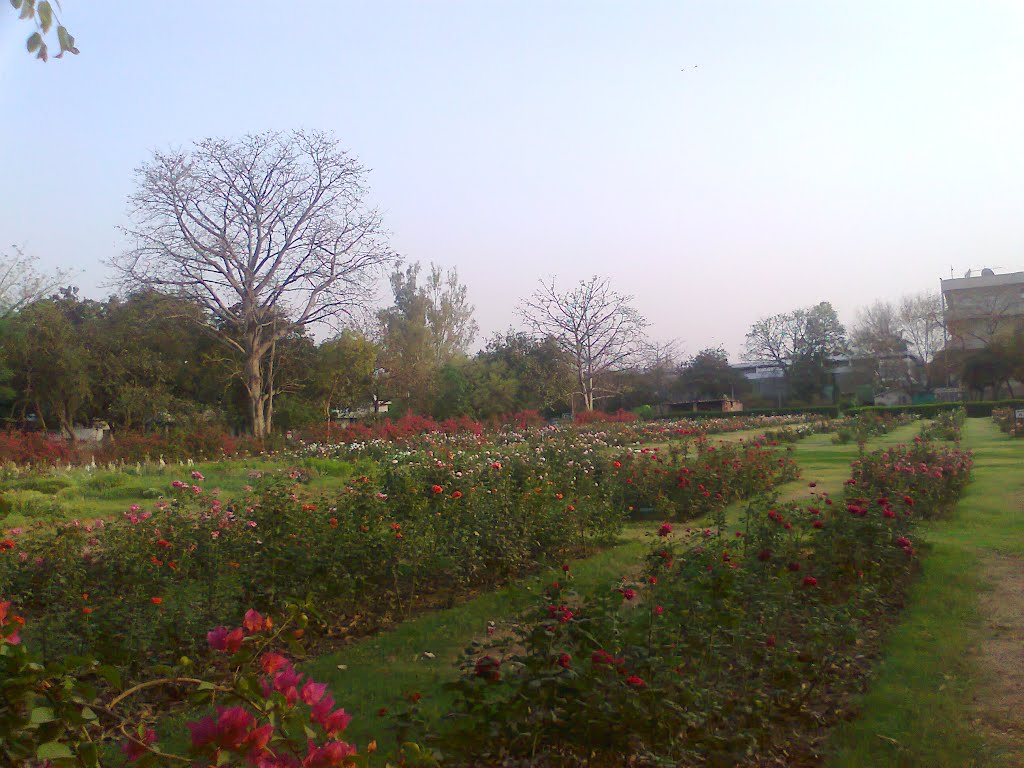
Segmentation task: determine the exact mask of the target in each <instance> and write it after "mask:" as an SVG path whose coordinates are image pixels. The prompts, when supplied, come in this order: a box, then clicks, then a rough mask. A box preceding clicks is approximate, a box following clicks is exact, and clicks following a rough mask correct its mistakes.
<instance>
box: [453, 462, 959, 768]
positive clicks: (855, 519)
mask: <svg viewBox="0 0 1024 768" xmlns="http://www.w3.org/2000/svg"><path fill="white" fill-rule="evenodd" d="M711 455H716V454H711ZM911 456H912V457H913V460H911V458H910V457H911ZM639 461H645V462H649V465H648V466H650V467H651V468H652V475H654V476H655V477H659V476H662V475H659V474H658V472H655V471H654V470H658V471H660V472H664V473H665V474H667V475H668V476H669V477H679V475H678V474H676V473H675V472H672V471H671V470H670V469H669V468H668V467H665V466H664V465H663V464H659V463H658V462H656V461H653V460H651V459H650V458H649V457H648V456H644V455H641V457H640V459H639ZM622 464H623V467H622V469H621V470H620V471H631V472H634V474H633V475H632V476H633V477H637V474H636V473H635V467H634V466H633V464H634V462H631V461H629V460H627V459H623V460H622ZM669 466H671V465H669ZM710 466H714V463H713V462H712V463H711V464H710ZM766 466H767V465H766ZM969 467H970V459H969V457H967V456H965V455H964V454H960V453H957V452H955V451H946V449H943V448H938V447H936V446H915V447H913V448H910V449H905V448H900V449H888V450H887V451H882V452H878V453H876V454H872V455H869V456H867V457H864V458H862V459H860V460H859V461H858V462H856V463H855V464H854V466H853V470H854V473H855V477H856V478H857V479H856V480H855V481H854V482H853V483H851V484H850V485H848V486H847V490H846V495H845V498H844V499H843V500H842V501H843V503H836V504H833V503H832V499H831V498H830V497H829V495H828V494H827V493H824V492H821V491H818V490H815V491H813V492H812V499H811V502H810V503H809V504H803V503H787V504H779V503H773V500H772V499H771V498H770V497H769V498H759V499H755V500H754V501H753V502H752V503H750V504H749V505H748V507H747V508H746V511H745V512H744V514H743V516H742V519H741V520H740V521H739V523H738V525H736V526H735V527H733V526H729V528H730V529H727V527H726V525H725V520H724V519H723V518H721V517H720V518H719V519H718V524H717V525H716V526H713V527H712V528H706V529H688V530H687V531H685V532H682V531H677V532H676V533H675V535H673V536H671V537H669V536H666V535H665V534H666V533H667V531H666V530H665V528H666V526H664V525H663V526H661V528H658V527H656V526H652V531H651V533H652V538H653V539H654V540H655V541H656V542H657V543H656V544H655V545H654V548H653V549H652V551H651V552H650V554H649V556H648V557H647V560H646V567H645V570H644V571H643V576H642V577H641V578H639V579H638V580H636V581H632V582H621V583H619V584H616V585H614V586H612V585H609V586H608V588H606V589H605V590H604V591H599V592H596V593H594V594H588V595H584V596H579V595H571V594H568V595H567V594H566V593H565V591H564V590H563V589H561V587H559V586H557V585H552V586H551V587H550V588H549V590H548V594H546V595H545V600H546V601H551V602H548V603H547V605H538V607H537V610H536V612H535V613H534V614H533V615H532V616H531V617H530V618H529V620H528V621H525V622H523V624H521V625H520V626H521V629H520V631H519V632H518V633H516V634H515V635H514V636H513V637H511V638H509V639H507V640H503V641H500V642H498V643H496V644H494V645H492V646H491V647H487V646H485V647H484V648H475V649H474V653H475V654H480V653H485V652H486V653H487V656H486V657H485V658H496V657H498V656H499V655H502V654H508V653H511V652H512V651H513V649H514V651H515V655H514V656H512V658H511V661H512V663H510V664H507V665H506V667H505V668H504V669H503V674H502V677H501V679H500V680H498V681H492V682H489V683H488V684H487V686H486V687H485V686H484V684H483V682H482V681H481V679H480V677H479V675H475V674H471V673H470V667H469V666H468V664H467V666H466V671H467V675H466V676H465V677H464V678H463V679H462V680H461V681H460V683H459V684H458V691H459V694H460V695H459V699H458V702H457V705H456V708H457V711H458V712H459V713H460V714H461V715H462V716H463V718H464V719H462V720H459V721H457V722H458V723H459V725H458V727H456V728H455V729H454V732H452V733H449V734H444V740H443V744H444V746H445V749H446V752H449V753H451V754H453V755H455V756H456V760H458V759H459V757H462V758H466V759H469V758H472V760H475V761H483V762H487V760H488V759H489V758H492V759H494V760H498V759H499V756H500V759H503V760H506V761H508V760H510V759H511V760H514V759H516V758H521V759H524V760H531V761H534V760H536V761H541V762H543V763H544V764H545V765H551V766H565V767H566V768H567V767H568V766H573V765H579V764H582V763H583V762H586V761H588V760H592V761H595V762H597V763H598V764H602V765H625V764H628V762H629V760H630V759H631V757H633V756H635V754H636V745H637V744H643V748H644V751H645V755H646V759H649V760H650V761H651V763H652V764H654V763H657V764H665V765H672V764H674V765H695V764H708V765H738V764H749V758H750V755H751V754H756V755H758V758H759V760H763V761H764V762H766V763H767V762H771V763H775V762H778V763H779V764H783V763H785V764H804V763H812V762H813V761H814V760H815V759H817V758H816V755H817V754H818V752H817V749H818V746H817V740H818V739H819V736H820V732H821V727H822V725H823V720H822V716H821V713H823V712H836V711H842V706H838V705H837V704H836V702H835V697H837V696H840V695H848V694H849V693H851V692H853V691H855V690H856V689H857V687H858V680H860V679H862V677H863V675H864V674H865V673H866V672H867V666H866V665H867V663H868V662H867V661H866V658H867V656H870V653H868V648H869V646H868V645H867V644H865V642H864V640H865V634H864V633H863V631H862V629H863V628H864V627H865V626H866V625H872V626H876V627H877V626H879V625H882V626H884V625H885V624H886V622H887V621H889V619H890V617H891V616H893V615H894V614H895V613H896V611H897V610H898V608H899V606H900V605H902V602H903V594H904V591H905V590H906V588H907V586H908V584H909V582H910V579H911V578H912V576H913V574H914V573H915V571H916V560H917V552H916V549H915V543H916V541H917V537H916V535H915V534H914V531H915V525H916V521H917V519H918V518H919V517H923V516H926V515H930V514H931V512H930V511H927V512H926V511H925V510H924V509H922V507H927V506H929V505H934V504H943V505H945V504H948V503H951V502H952V501H953V500H954V499H955V498H956V496H957V495H958V494H959V493H960V492H961V491H962V489H963V486H964V484H965V483H966V482H967V478H968V471H969ZM911 470H912V471H911ZM760 479H761V480H762V481H763V482H764V483H765V484H766V485H767V484H770V483H771V476H770V475H763V476H762V477H761V478H760ZM866 489H870V492H868V491H867V490H866ZM904 495H906V496H907V497H908V498H904ZM908 499H909V500H910V501H912V502H913V503H912V504H910V503H907V502H908ZM887 512H888V513H891V514H887ZM555 600H557V601H559V602H562V603H563V605H559V604H557V603H556V602H554V601H555ZM564 603H571V605H572V609H571V610H569V609H568V608H566V607H565V605H564ZM563 608H564V610H565V611H566V612H568V614H569V619H568V620H566V621H562V620H561V616H562V615H563V614H562V609H563ZM870 637H874V638H876V639H875V641H874V642H875V643H877V642H879V641H878V640H877V637H878V635H877V633H875V634H874V635H870ZM871 647H877V646H871ZM563 658H566V659H573V658H576V659H588V658H589V659H590V662H591V663H590V664H588V665H572V664H566V665H563V664H561V663H559V661H558V660H560V659H563ZM766 692H770V693H769V695H765V694H766ZM843 692H845V694H844V693H843ZM828 719H829V718H826V723H825V724H827V721H828ZM834 719H835V718H834V716H833V717H831V720H833V721H834ZM484 729H486V731H485V730H484ZM484 732H486V733H487V739H486V740H483V741H482V740H481V739H480V737H479V735H480V733H484ZM681 734H685V737H681Z"/></svg>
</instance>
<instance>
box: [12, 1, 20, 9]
mask: <svg viewBox="0 0 1024 768" xmlns="http://www.w3.org/2000/svg"><path fill="white" fill-rule="evenodd" d="M11 5H12V6H13V7H14V9H15V10H17V9H18V8H21V0H11Z"/></svg>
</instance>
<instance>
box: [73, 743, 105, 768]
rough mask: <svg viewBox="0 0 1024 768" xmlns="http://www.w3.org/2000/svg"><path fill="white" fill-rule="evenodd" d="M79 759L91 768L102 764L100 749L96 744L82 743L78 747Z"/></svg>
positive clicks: (96, 767)
mask: <svg viewBox="0 0 1024 768" xmlns="http://www.w3.org/2000/svg"><path fill="white" fill-rule="evenodd" d="M78 759H79V760H81V761H82V763H84V764H85V765H86V766H89V768H98V766H99V764H100V755H99V750H98V749H97V748H96V745H95V744H81V745H79V747H78Z"/></svg>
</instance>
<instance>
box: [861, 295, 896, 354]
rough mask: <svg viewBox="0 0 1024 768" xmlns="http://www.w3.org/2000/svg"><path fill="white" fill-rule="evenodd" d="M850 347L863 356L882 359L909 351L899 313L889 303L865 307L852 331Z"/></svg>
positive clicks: (877, 302) (880, 302) (877, 303)
mask: <svg viewBox="0 0 1024 768" xmlns="http://www.w3.org/2000/svg"><path fill="white" fill-rule="evenodd" d="M850 345H851V346H852V347H853V350H854V352H856V353H858V354H861V355H871V356H874V357H881V356H885V355H895V354H899V353H902V352H906V350H907V341H906V339H904V338H903V328H902V323H901V322H900V317H899V311H898V310H897V309H896V307H894V306H893V305H892V304H891V303H890V302H888V301H876V302H874V303H873V304H871V305H870V306H867V307H864V308H863V309H861V310H860V312H859V313H858V315H857V322H856V323H855V324H854V326H853V328H851V329H850Z"/></svg>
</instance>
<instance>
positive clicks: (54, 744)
mask: <svg viewBox="0 0 1024 768" xmlns="http://www.w3.org/2000/svg"><path fill="white" fill-rule="evenodd" d="M66 757H74V754H73V753H72V752H71V749H70V748H69V747H68V745H67V744H61V743H60V742H59V741H48V742H47V743H46V744H40V745H39V748H38V749H36V759H37V760H60V759H61V758H66Z"/></svg>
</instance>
